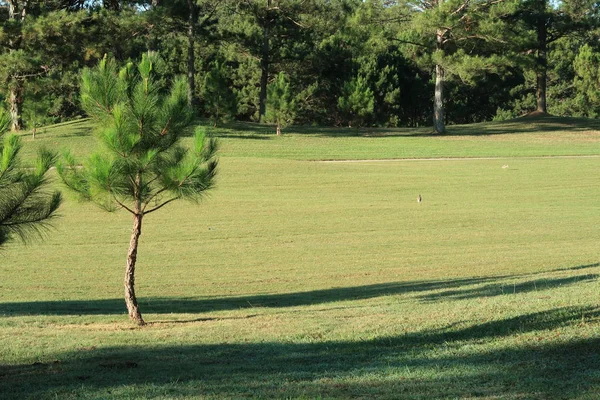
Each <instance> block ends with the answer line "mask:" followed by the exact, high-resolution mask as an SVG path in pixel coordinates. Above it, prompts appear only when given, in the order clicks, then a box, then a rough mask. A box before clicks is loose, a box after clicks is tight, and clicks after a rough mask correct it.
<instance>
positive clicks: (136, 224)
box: [125, 213, 145, 325]
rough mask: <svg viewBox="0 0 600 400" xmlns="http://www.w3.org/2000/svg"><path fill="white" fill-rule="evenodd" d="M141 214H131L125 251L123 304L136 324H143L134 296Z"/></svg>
mask: <svg viewBox="0 0 600 400" xmlns="http://www.w3.org/2000/svg"><path fill="white" fill-rule="evenodd" d="M143 216H144V215H143V214H141V213H140V214H134V216H133V229H132V231H131V240H130V241H129V251H128V252H127V266H126V267H125V304H126V305H127V312H128V313H129V318H130V319H131V320H132V321H134V322H135V323H137V324H138V325H145V322H144V319H143V318H142V314H141V313H140V309H139V307H138V303H137V298H136V296H135V264H136V261H137V250H138V244H139V240H140V235H141V234H142V218H143Z"/></svg>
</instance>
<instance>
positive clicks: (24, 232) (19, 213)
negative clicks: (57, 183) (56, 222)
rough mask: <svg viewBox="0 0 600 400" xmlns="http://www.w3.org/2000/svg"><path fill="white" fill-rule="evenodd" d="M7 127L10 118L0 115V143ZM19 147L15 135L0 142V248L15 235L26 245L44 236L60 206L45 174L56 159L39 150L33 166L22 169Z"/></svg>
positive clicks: (58, 193)
mask: <svg viewBox="0 0 600 400" xmlns="http://www.w3.org/2000/svg"><path fill="white" fill-rule="evenodd" d="M9 125H10V116H9V115H8V113H7V112H6V111H0V139H2V136H3V135H4V133H5V132H6V131H7V130H8V127H9ZM21 147H22V142H21V139H20V138H19V137H18V136H16V135H7V136H6V137H4V138H3V140H2V141H1V142H0V245H3V244H4V243H6V242H7V241H8V240H9V239H10V238H11V237H13V236H14V235H16V236H18V237H19V238H20V239H21V240H23V241H28V240H29V239H31V238H32V236H39V235H41V234H43V233H44V231H45V230H46V229H47V228H48V227H49V223H50V222H51V220H52V218H54V217H56V211H57V209H58V207H59V206H60V204H61V202H62V196H61V194H60V192H58V191H54V192H51V191H49V190H48V186H49V178H48V174H47V172H48V170H49V169H50V168H51V167H52V165H53V164H54V162H55V159H56V156H55V155H54V154H53V153H51V152H49V151H47V150H41V151H40V153H39V155H38V158H37V160H36V163H35V165H34V166H33V167H31V168H24V166H22V165H21V163H20V158H19V152H20V151H21Z"/></svg>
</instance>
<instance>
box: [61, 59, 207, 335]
mask: <svg viewBox="0 0 600 400" xmlns="http://www.w3.org/2000/svg"><path fill="white" fill-rule="evenodd" d="M155 75H156V74H155V72H154V70H153V56H152V55H144V56H143V57H142V60H141V62H139V64H138V65H137V68H135V67H134V65H133V64H132V63H129V64H128V65H127V66H126V67H125V68H123V69H121V71H118V70H117V66H116V65H115V62H114V61H112V60H107V59H106V58H105V59H104V60H103V61H101V62H100V63H99V65H98V66H97V67H96V68H93V69H86V70H84V72H83V79H82V82H81V102H82V105H83V107H84V109H85V110H86V112H87V113H88V115H90V116H91V117H92V118H93V119H95V120H96V122H97V123H98V126H99V132H98V139H99V142H100V143H101V144H102V145H103V148H104V149H103V151H99V152H97V153H95V154H93V155H92V156H91V157H90V158H89V159H88V160H87V162H85V163H84V164H83V168H79V167H78V166H77V165H78V164H77V163H76V162H75V160H74V158H73V156H72V155H71V154H69V153H67V154H65V157H64V160H63V162H61V163H59V164H58V172H59V174H60V176H61V178H62V179H63V180H64V182H65V183H66V184H67V185H68V186H69V187H70V188H71V189H73V190H75V191H76V192H78V193H80V194H81V195H82V196H83V198H84V199H88V200H91V201H94V202H95V203H97V204H98V205H100V206H101V207H103V208H104V209H106V210H115V209H124V210H126V211H128V212H129V213H131V215H132V216H133V229H132V232H131V240H130V242H129V250H128V252H127V262H126V266H125V303H126V305H127V310H128V312H129V317H130V318H131V319H132V320H133V321H134V322H136V323H137V324H138V325H143V324H144V320H143V318H142V314H141V313H140V310H139V307H138V303H137V298H136V295H135V288H134V285H135V267H136V260H137V252H138V244H139V239H140V235H141V234H142V222H143V220H144V217H145V216H146V215H148V214H150V213H153V212H155V211H158V210H160V209H161V208H162V207H164V206H165V205H167V204H169V203H171V202H173V201H175V200H178V199H189V200H196V201H197V200H199V199H200V198H201V197H202V195H203V194H204V193H205V192H206V191H207V190H209V189H210V188H211V187H212V186H213V180H214V177H215V173H216V167H217V161H216V160H215V151H216V142H215V141H214V140H213V139H210V138H206V136H205V135H204V133H203V131H202V130H196V133H195V136H194V142H193V146H192V148H190V149H188V148H186V147H184V146H182V145H181V144H180V141H181V138H182V136H183V135H184V134H186V133H187V132H188V131H189V130H190V127H191V125H192V123H193V113H192V109H191V108H190V106H189V105H188V101H187V83H186V81H185V79H184V78H179V79H176V80H175V81H174V82H173V84H172V87H171V88H170V91H169V92H168V94H166V95H163V94H162V93H163V92H162V91H161V89H162V88H161V87H160V86H159V85H158V83H157V79H156V76H155Z"/></svg>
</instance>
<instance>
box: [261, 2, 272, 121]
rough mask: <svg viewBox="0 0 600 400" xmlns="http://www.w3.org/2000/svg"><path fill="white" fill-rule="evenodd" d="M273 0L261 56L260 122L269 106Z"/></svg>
mask: <svg viewBox="0 0 600 400" xmlns="http://www.w3.org/2000/svg"><path fill="white" fill-rule="evenodd" d="M270 10H271V0H267V12H266V13H265V20H264V26H263V43H262V50H261V58H260V71H261V75H260V95H259V98H258V122H260V121H261V120H262V117H264V116H265V111H266V107H267V84H268V82H269V56H270V52H271V49H270V46H269V36H270V30H271V29H270V28H271V27H270V24H271V21H270V18H271V16H270V13H271V11H270Z"/></svg>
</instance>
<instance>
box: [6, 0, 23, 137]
mask: <svg viewBox="0 0 600 400" xmlns="http://www.w3.org/2000/svg"><path fill="white" fill-rule="evenodd" d="M25 13H26V5H25V6H24V7H23V10H22V15H21V18H20V21H22V19H23V18H25ZM18 14H19V4H18V3H17V0H9V1H8V19H10V20H13V21H16V20H18V17H17V15H18ZM19 35H20V34H19ZM19 43H20V37H19V38H12V37H11V38H10V39H9V41H8V45H9V47H10V50H9V51H10V52H12V51H14V50H15V49H16V48H18V47H19ZM22 108H23V84H22V83H21V82H18V81H16V82H11V83H10V88H9V93H8V112H9V114H10V120H11V123H10V130H11V131H13V132H15V131H20V130H21V129H22V128H23V119H22V111H23V110H22Z"/></svg>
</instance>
